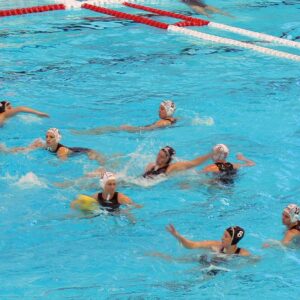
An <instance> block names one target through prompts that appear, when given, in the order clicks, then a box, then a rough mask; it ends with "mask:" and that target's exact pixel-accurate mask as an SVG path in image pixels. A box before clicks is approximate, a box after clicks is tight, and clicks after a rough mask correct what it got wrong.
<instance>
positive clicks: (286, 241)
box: [263, 231, 299, 248]
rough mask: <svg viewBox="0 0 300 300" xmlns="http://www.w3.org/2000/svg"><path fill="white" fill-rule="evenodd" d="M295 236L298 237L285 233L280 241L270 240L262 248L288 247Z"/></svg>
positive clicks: (291, 233)
mask: <svg viewBox="0 0 300 300" xmlns="http://www.w3.org/2000/svg"><path fill="white" fill-rule="evenodd" d="M295 236H299V235H297V234H294V233H293V232H291V231H287V232H286V233H285V235H284V237H283V239H282V240H281V241H277V240H271V241H269V242H268V243H264V244H263V247H264V248H269V247H274V246H275V247H282V246H289V245H290V244H291V242H292V241H293V239H294V238H295Z"/></svg>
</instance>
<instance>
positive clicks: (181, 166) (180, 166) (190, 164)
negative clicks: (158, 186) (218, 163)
mask: <svg viewBox="0 0 300 300" xmlns="http://www.w3.org/2000/svg"><path fill="white" fill-rule="evenodd" d="M211 157H212V153H208V154H206V155H202V156H198V157H196V158H195V159H193V160H188V161H181V162H176V163H173V164H171V165H170V166H169V167H168V169H167V171H166V174H170V173H172V172H176V171H183V170H187V169H191V168H194V167H197V166H199V165H201V164H202V163H204V162H205V161H207V160H208V159H210V158H211Z"/></svg>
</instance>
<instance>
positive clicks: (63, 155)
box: [0, 100, 300, 256]
mask: <svg viewBox="0 0 300 300" xmlns="http://www.w3.org/2000/svg"><path fill="white" fill-rule="evenodd" d="M175 110H176V105H175V103H174V102H173V101H171V100H165V101H162V102H161V103H160V106H159V120H157V121H156V122H154V123H153V124H151V125H146V126H140V127H136V126H131V125H122V126H120V127H105V128H104V130H103V128H95V129H88V130H81V131H76V132H74V133H76V134H91V135H95V134H100V133H103V132H107V131H112V132H115V131H128V132H140V131H147V130H154V129H158V128H164V127H169V126H172V125H173V124H175V123H176V118H175V117H174V113H175ZM21 112H25V113H31V114H36V115H38V116H41V117H49V116H48V115H47V114H46V113H43V112H40V111H37V110H34V109H32V108H29V107H25V106H22V107H16V108H14V107H13V106H12V105H11V104H10V102H8V101H2V102H0V122H1V123H0V124H1V125H3V123H4V121H5V120H6V119H8V118H10V117H12V116H14V115H16V114H18V113H21ZM61 139H62V135H61V133H60V132H59V130H58V129H57V128H50V129H48V130H47V132H46V141H45V142H44V141H43V140H42V139H37V140H35V141H34V142H33V143H32V144H30V145H29V146H25V147H14V148H7V147H6V146H2V147H0V150H1V151H2V152H7V153H18V152H28V151H32V150H35V149H39V148H42V149H45V150H48V151H49V152H51V153H54V154H55V155H57V157H58V158H60V159H63V160H65V159H67V158H68V157H69V156H72V155H74V154H80V153H83V154H86V155H87V156H88V157H89V158H90V159H93V160H96V161H97V162H99V163H100V164H101V165H103V164H104V163H105V157H104V156H103V155H102V154H100V153H98V152H96V151H94V150H92V149H89V148H81V147H68V146H65V145H63V144H61V143H60V141H61ZM228 155H229V149H228V147H227V146H226V145H224V144H218V145H216V146H214V147H213V149H212V151H211V152H210V153H208V154H205V155H202V156H198V157H196V158H194V159H191V160H187V161H177V162H172V161H173V159H174V156H175V150H174V148H172V147H171V146H165V147H163V148H162V149H160V151H159V152H158V154H157V157H156V161H155V162H152V163H149V164H148V165H147V167H146V168H145V171H144V174H143V175H142V176H143V177H144V178H147V179H149V180H152V179H153V178H155V177H157V176H170V175H171V174H173V173H176V172H179V171H184V170H188V169H191V168H195V167H197V166H199V165H201V164H203V163H204V162H206V161H208V160H209V159H212V160H213V163H212V164H209V165H207V166H206V167H204V168H203V169H202V170H201V171H200V173H212V174H214V175H213V177H214V180H216V181H218V182H220V183H221V184H231V183H232V182H233V180H234V177H235V176H236V174H237V171H238V169H240V168H241V167H251V166H254V165H255V163H254V162H253V161H252V160H250V159H248V158H246V157H244V156H243V155H242V154H238V155H237V156H236V157H237V159H238V160H240V161H241V162H239V163H230V162H228V161H227V158H228ZM93 174H94V176H99V177H100V184H101V187H102V192H99V193H96V194H94V195H92V196H91V197H90V198H91V199H93V200H94V202H95V203H96V204H97V205H98V206H99V207H100V208H101V209H103V210H105V211H107V212H109V213H111V214H115V213H117V212H119V211H120V207H121V205H127V206H129V207H133V208H141V207H142V206H141V205H139V204H136V203H134V202H133V200H132V199H130V197H128V196H126V195H124V194H122V193H120V192H118V191H117V178H116V175H115V174H114V173H112V172H108V171H106V170H105V169H104V168H100V169H98V170H96V172H93ZM80 201H81V200H80V199H76V200H75V201H73V202H72V203H71V207H72V208H76V207H78V205H79V207H80V204H82V203H81V202H80ZM282 223H283V224H284V225H285V226H286V229H287V230H286V233H285V235H284V238H283V239H282V241H281V242H280V244H283V245H289V244H290V243H291V242H292V241H294V240H295V239H296V238H297V237H299V236H300V208H299V206H297V205H296V204H290V205H288V206H287V207H286V208H285V209H284V210H283V213H282ZM166 230H167V231H168V232H169V233H170V234H171V235H173V236H174V237H175V238H176V239H177V240H178V241H179V242H180V243H181V244H182V245H183V246H184V247H186V248H190V249H195V248H207V249H210V250H212V251H213V252H217V253H222V254H228V255H231V254H235V255H240V256H249V255H250V252H249V251H248V250H246V249H243V248H239V247H238V246H237V244H238V242H239V241H240V240H241V239H242V238H243V237H244V235H245V230H244V229H243V228H241V227H239V226H231V227H228V228H227V229H226V230H225V231H224V234H223V236H222V239H221V240H220V241H191V240H188V239H187V238H185V237H184V236H182V235H181V234H180V233H179V232H178V231H177V230H176V229H175V227H174V226H173V225H172V224H170V225H168V226H167V227H166ZM269 246H271V244H270V243H269V244H264V247H269Z"/></svg>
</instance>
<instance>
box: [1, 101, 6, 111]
mask: <svg viewBox="0 0 300 300" xmlns="http://www.w3.org/2000/svg"><path fill="white" fill-rule="evenodd" d="M6 103H7V101H1V102H0V113H3V112H5V106H6Z"/></svg>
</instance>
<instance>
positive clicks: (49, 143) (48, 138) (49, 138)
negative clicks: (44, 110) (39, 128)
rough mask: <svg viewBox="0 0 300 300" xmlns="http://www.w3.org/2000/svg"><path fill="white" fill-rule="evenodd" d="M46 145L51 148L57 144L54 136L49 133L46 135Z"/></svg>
mask: <svg viewBox="0 0 300 300" xmlns="http://www.w3.org/2000/svg"><path fill="white" fill-rule="evenodd" d="M46 144H47V146H48V147H51V146H53V145H56V144H57V142H56V140H55V136H54V134H52V133H49V132H47V133H46Z"/></svg>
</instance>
